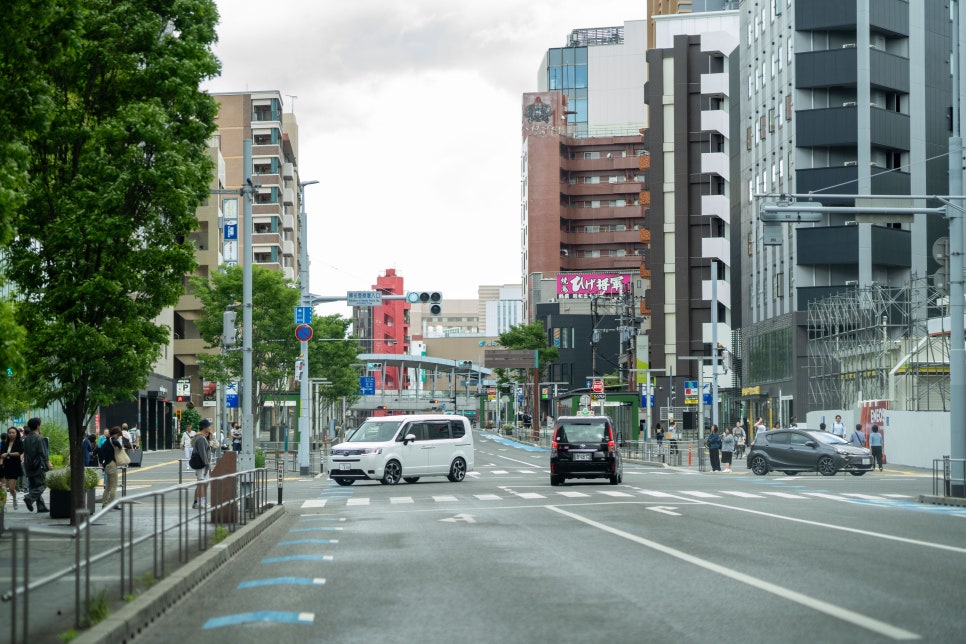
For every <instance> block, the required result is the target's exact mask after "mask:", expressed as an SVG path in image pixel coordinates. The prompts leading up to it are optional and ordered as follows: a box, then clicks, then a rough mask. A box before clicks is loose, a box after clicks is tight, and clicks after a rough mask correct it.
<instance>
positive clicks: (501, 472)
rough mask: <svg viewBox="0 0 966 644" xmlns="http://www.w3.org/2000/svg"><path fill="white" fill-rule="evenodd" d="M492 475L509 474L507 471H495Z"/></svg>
mask: <svg viewBox="0 0 966 644" xmlns="http://www.w3.org/2000/svg"><path fill="white" fill-rule="evenodd" d="M490 473H491V474H509V472H507V471H506V470H493V471H492V472H490Z"/></svg>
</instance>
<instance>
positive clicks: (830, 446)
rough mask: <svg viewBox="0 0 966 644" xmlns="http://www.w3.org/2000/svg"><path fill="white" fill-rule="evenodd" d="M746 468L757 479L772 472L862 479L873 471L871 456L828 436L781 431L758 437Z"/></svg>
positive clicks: (798, 430)
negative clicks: (858, 477) (848, 475)
mask: <svg viewBox="0 0 966 644" xmlns="http://www.w3.org/2000/svg"><path fill="white" fill-rule="evenodd" d="M747 464H748V469H749V470H751V471H752V472H754V473H755V474H757V475H758V476H764V475H765V474H768V472H771V471H772V470H778V471H779V472H784V473H785V474H787V475H789V476H793V475H795V474H798V473H799V472H818V473H819V474H821V475H823V476H834V475H835V474H837V473H838V472H840V471H844V472H848V473H849V474H852V475H854V476H862V475H863V474H865V473H866V472H868V471H870V470H871V469H872V452H870V451H869V450H868V449H866V448H864V447H856V446H854V445H851V444H850V443H849V442H848V441H845V440H842V439H841V438H839V437H838V436H836V435H834V434H829V433H828V432H819V431H811V430H807V429H778V430H774V431H770V432H762V433H760V434H758V436H757V437H756V439H755V444H754V445H752V447H751V451H750V452H748V458H747Z"/></svg>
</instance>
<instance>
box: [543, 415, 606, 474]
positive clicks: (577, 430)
mask: <svg viewBox="0 0 966 644" xmlns="http://www.w3.org/2000/svg"><path fill="white" fill-rule="evenodd" d="M623 445H624V444H623V442H621V437H620V435H619V433H618V432H617V430H616V429H615V428H614V423H613V421H611V419H610V418H609V417H607V416H561V417H560V418H558V419H557V426H556V428H555V429H554V434H553V440H552V441H551V443H550V485H561V484H562V483H563V482H564V481H566V480H567V479H591V478H606V479H609V480H610V484H611V485H617V484H618V483H620V482H621V481H623V479H624V464H623V462H622V460H621V452H620V449H618V448H619V447H623Z"/></svg>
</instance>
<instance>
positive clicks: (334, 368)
mask: <svg viewBox="0 0 966 644" xmlns="http://www.w3.org/2000/svg"><path fill="white" fill-rule="evenodd" d="M351 324H352V321H351V320H348V319H346V318H343V317H342V316H340V315H328V316H325V317H316V318H313V319H312V330H313V339H312V341H311V342H309V375H310V376H311V377H312V378H325V379H326V380H328V381H329V384H327V385H326V386H325V387H324V388H323V389H322V394H321V396H322V401H323V402H325V403H329V404H331V403H334V402H336V401H338V400H341V399H342V398H346V399H347V404H349V405H351V404H352V403H354V402H355V401H356V400H357V399H358V398H359V396H358V393H357V392H358V391H359V369H358V367H355V366H353V365H354V364H356V362H357V360H356V356H358V355H359V353H360V352H361V351H362V346H361V345H360V344H359V343H358V341H356V340H353V339H351V338H346V334H347V333H348V330H349V326H350V325H351ZM339 340H344V341H343V342H339Z"/></svg>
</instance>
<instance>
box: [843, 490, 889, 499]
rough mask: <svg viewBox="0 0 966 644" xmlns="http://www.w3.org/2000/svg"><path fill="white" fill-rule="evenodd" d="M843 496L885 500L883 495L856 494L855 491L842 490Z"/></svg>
mask: <svg viewBox="0 0 966 644" xmlns="http://www.w3.org/2000/svg"><path fill="white" fill-rule="evenodd" d="M842 496H851V497H854V498H856V499H863V500H865V501H884V500H885V499H883V498H882V497H881V496H875V495H874V494H856V493H855V492H842Z"/></svg>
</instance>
